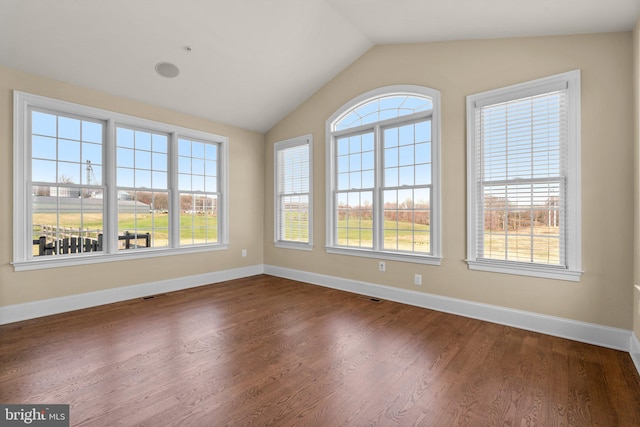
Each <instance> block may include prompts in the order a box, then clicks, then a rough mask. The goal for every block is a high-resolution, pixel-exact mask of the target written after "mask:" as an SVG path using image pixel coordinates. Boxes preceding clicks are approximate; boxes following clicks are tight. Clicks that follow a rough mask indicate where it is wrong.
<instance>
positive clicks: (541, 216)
mask: <svg viewBox="0 0 640 427" xmlns="http://www.w3.org/2000/svg"><path fill="white" fill-rule="evenodd" d="M476 115H477V122H478V123H479V126H477V127H476V132H477V135H476V144H477V147H476V155H477V156H478V158H476V176H477V177H478V185H477V191H478V194H477V197H476V203H477V204H478V206H477V212H479V213H481V214H480V215H477V220H478V224H477V227H476V232H477V233H478V235H477V237H476V244H477V254H478V258H484V259H493V260H507V261H518V262H529V263H539V264H548V265H558V266H560V265H565V255H564V251H565V249H564V248H565V241H564V240H565V234H566V233H565V231H564V227H565V222H566V221H565V218H564V215H565V212H566V206H565V204H566V193H565V190H566V177H565V171H566V166H565V164H566V146H567V142H566V139H567V131H566V123H567V120H566V95H565V91H556V92H551V93H546V94H542V95H536V96H531V97H526V98H522V99H517V100H513V101H508V102H501V103H498V104H494V105H487V106H485V107H482V108H477V109H476Z"/></svg>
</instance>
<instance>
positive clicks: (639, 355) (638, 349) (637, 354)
mask: <svg viewBox="0 0 640 427" xmlns="http://www.w3.org/2000/svg"><path fill="white" fill-rule="evenodd" d="M630 347H631V348H630V349H629V354H630V355H631V360H633V363H634V364H635V365H636V369H637V370H638V373H639V374H640V340H639V339H638V336H637V335H636V334H633V333H632V334H631V344H630Z"/></svg>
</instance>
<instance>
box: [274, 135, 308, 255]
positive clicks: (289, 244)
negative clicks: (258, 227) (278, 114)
mask: <svg viewBox="0 0 640 427" xmlns="http://www.w3.org/2000/svg"><path fill="white" fill-rule="evenodd" d="M300 145H308V146H309V207H308V209H309V213H308V216H309V230H308V233H309V234H308V235H309V241H308V242H293V241H288V240H278V152H279V151H280V150H284V149H287V148H291V147H297V146H300ZM273 244H274V246H275V247H277V248H283V249H298V250H304V251H311V250H313V135H312V134H308V135H304V136H299V137H295V138H290V139H286V140H284V141H279V142H276V143H275V144H274V146H273Z"/></svg>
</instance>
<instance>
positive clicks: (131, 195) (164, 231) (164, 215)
mask: <svg viewBox="0 0 640 427" xmlns="http://www.w3.org/2000/svg"><path fill="white" fill-rule="evenodd" d="M167 246H169V194H168V193H167V192H158V191H128V192H124V191H121V192H119V193H118V249H119V250H131V249H143V248H161V247H167Z"/></svg>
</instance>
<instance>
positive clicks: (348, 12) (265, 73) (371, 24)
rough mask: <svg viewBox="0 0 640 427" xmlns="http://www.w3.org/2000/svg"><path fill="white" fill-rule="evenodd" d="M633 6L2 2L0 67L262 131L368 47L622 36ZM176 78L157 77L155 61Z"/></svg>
mask: <svg viewBox="0 0 640 427" xmlns="http://www.w3.org/2000/svg"><path fill="white" fill-rule="evenodd" d="M639 15H640V0H607V1H601V0H536V1H524V0H445V1H443V0H439V1H434V0H184V1H176V0H109V1H99V0H56V1H52V0H0V64H2V65H5V66H8V67H12V68H17V69H20V70H24V71H27V72H30V73H34V74H38V75H42V76H45V77H49V78H53V79H57V80H61V81H66V82H70V83H74V84H76V85H79V86H84V87H88V88H92V89H97V90H100V91H103V92H107V93H111V94H114V95H118V96H123V97H127V98H131V99H134V100H138V101H142V102H146V103H149V104H154V105H158V106H162V107H166V108H170V109H173V110H177V111H181V112H184V113H188V114H192V115H195V116H199V117H204V118H207V119H211V120H214V121H218V122H222V123H227V124H230V125H234V126H239V127H242V128H246V129H250V130H255V131H258V132H266V131H267V130H269V129H270V128H271V127H272V126H273V125H275V124H276V123H277V122H278V121H279V120H280V119H282V118H283V117H284V116H285V115H286V114H288V113H289V112H290V111H292V110H293V109H294V108H295V107H297V106H298V105H299V104H300V103H301V102H303V101H304V100H305V99H306V98H307V97H309V96H310V95H311V94H312V93H313V92H315V91H316V90H317V89H318V88H320V87H321V86H322V85H324V84H325V83H326V82H327V81H329V80H330V79H331V78H333V77H334V76H335V75H336V74H337V73H339V72H340V71H341V70H343V69H344V68H345V67H347V66H348V65H349V64H350V63H352V62H353V61H354V60H355V59H356V58H358V57H359V56H360V55H362V54H363V53H364V52H365V51H367V50H368V49H369V48H371V47H372V46H373V45H375V44H389V43H407V42H423V41H439V40H460V39H469V38H495V37H519V36H536V35H556V34H580V33H592V32H609V31H628V30H631V29H632V28H633V25H634V24H635V22H636V20H637V18H638V16H639ZM165 61H166V62H171V63H174V64H175V65H177V66H178V67H179V69H180V74H179V75H178V76H177V77H175V78H171V79H168V78H164V77H161V76H159V75H158V74H156V72H155V66H156V64H157V63H159V62H165Z"/></svg>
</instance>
